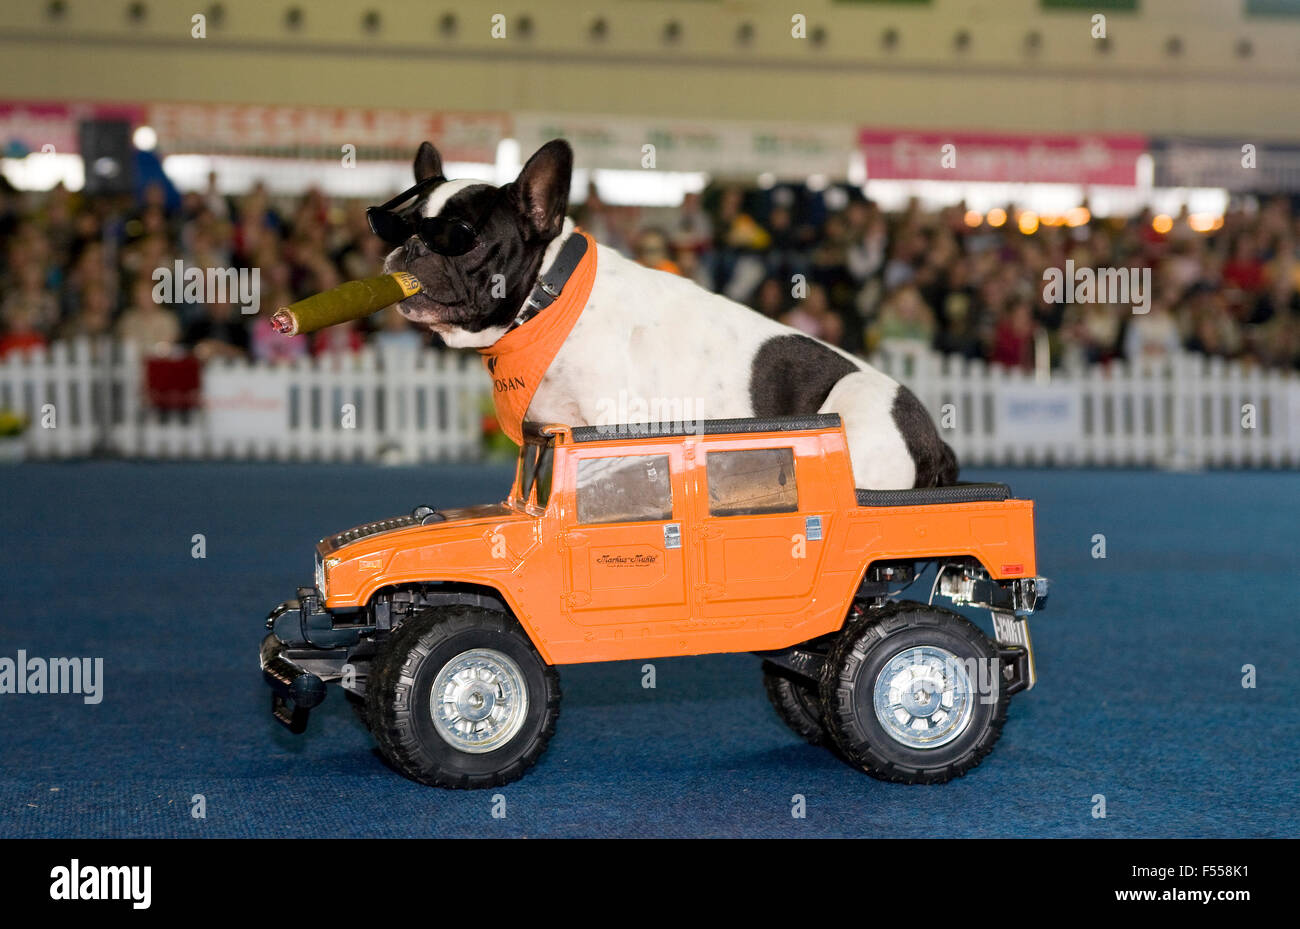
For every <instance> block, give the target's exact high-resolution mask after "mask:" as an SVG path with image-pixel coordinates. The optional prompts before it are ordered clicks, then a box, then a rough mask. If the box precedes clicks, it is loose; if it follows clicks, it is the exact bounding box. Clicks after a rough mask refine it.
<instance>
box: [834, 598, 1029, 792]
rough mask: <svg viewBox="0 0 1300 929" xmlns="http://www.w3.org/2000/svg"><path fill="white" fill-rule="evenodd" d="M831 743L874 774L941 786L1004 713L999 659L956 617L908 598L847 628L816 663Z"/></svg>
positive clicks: (985, 748) (979, 749) (988, 737)
mask: <svg viewBox="0 0 1300 929" xmlns="http://www.w3.org/2000/svg"><path fill="white" fill-rule="evenodd" d="M821 699H822V709H823V718H824V719H825V721H826V726H827V729H828V730H829V732H830V734H831V736H832V738H834V740H835V744H836V745H837V746H838V747H839V748H840V750H841V751H842V752H843V753H844V755H845V756H846V757H847V758H848V759H849V760H850V761H851V762H852V763H853V764H855V765H857V766H858V767H860V768H862V770H864V771H866V772H867V773H868V774H870V775H872V776H873V777H876V778H879V779H881V780H886V781H895V782H898V783H904V784H941V783H944V782H945V781H949V780H952V779H953V778H955V777H961V776H962V775H963V774H965V773H966V772H967V771H969V770H970V769H971V768H974V767H975V766H976V765H978V764H979V763H980V761H981V760H982V759H983V758H984V756H985V755H987V754H988V753H989V752H990V751H992V749H993V745H994V743H996V742H997V740H998V736H999V735H1001V733H1002V726H1003V723H1005V722H1006V717H1007V701H1008V699H1009V697H1008V696H1007V695H1006V693H1005V691H1004V688H1003V687H1002V674H1001V662H1000V660H999V658H998V653H997V649H996V648H995V647H994V645H993V643H992V642H990V641H989V639H988V637H987V636H985V635H984V633H983V632H981V631H980V630H979V628H978V627H977V626H975V625H974V624H972V623H971V622H970V621H969V620H967V619H966V618H965V617H962V616H959V615H957V614H956V613H952V612H949V611H947V610H940V609H936V608H934V607H927V606H924V605H922V604H917V603H900V604H897V605H896V606H893V607H887V608H886V609H885V610H884V611H883V613H882V615H880V616H879V617H873V618H872V619H871V620H869V621H865V622H862V623H859V624H856V625H854V626H851V627H849V628H847V629H846V630H845V632H844V634H843V635H842V637H841V638H840V640H839V641H838V642H837V643H836V645H835V647H834V648H833V649H832V650H831V653H830V655H829V656H828V658H827V660H826V663H825V664H824V665H823V667H822V679H821Z"/></svg>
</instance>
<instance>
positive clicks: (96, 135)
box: [77, 119, 135, 194]
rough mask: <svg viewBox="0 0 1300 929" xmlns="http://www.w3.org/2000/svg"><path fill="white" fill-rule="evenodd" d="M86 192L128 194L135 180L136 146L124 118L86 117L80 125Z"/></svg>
mask: <svg viewBox="0 0 1300 929" xmlns="http://www.w3.org/2000/svg"><path fill="white" fill-rule="evenodd" d="M77 141H78V144H79V145H80V147H81V160H82V161H83V162H84V163H85V166H86V188H85V191H86V193H87V194H127V193H130V192H131V191H132V189H133V187H134V183H135V148H134V147H133V146H132V144H131V124H130V123H129V122H128V121H126V120H125V119H85V120H82V121H81V123H80V125H79V126H78V127H77Z"/></svg>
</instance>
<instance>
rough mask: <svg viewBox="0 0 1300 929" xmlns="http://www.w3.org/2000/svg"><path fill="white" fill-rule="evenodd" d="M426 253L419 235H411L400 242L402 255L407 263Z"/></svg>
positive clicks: (426, 250)
mask: <svg viewBox="0 0 1300 929" xmlns="http://www.w3.org/2000/svg"><path fill="white" fill-rule="evenodd" d="M426 254H428V249H426V248H425V247H424V243H423V242H421V241H420V237H419V236H414V235H413V236H411V237H410V238H409V239H407V240H406V241H405V242H404V243H403V244H402V257H403V258H404V259H406V261H407V263H408V264H409V263H410V262H412V261H414V260H415V259H417V258H419V257H421V256H423V255H426Z"/></svg>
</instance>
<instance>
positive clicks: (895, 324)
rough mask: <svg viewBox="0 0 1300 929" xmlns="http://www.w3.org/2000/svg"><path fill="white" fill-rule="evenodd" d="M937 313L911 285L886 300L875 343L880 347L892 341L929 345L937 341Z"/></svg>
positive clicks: (905, 286) (876, 326) (877, 321)
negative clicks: (898, 340)
mask: <svg viewBox="0 0 1300 929" xmlns="http://www.w3.org/2000/svg"><path fill="white" fill-rule="evenodd" d="M935 332H936V327H935V321H934V313H933V312H932V311H931V310H930V308H929V307H928V306H926V305H925V301H924V300H923V299H921V292H920V291H919V290H918V289H917V288H916V287H915V286H914V285H911V284H907V285H904V286H902V287H900V288H898V290H896V291H894V292H893V293H892V294H890V295H889V296H888V297H886V298H885V302H884V305H883V306H882V307H881V309H880V317H879V318H878V319H877V320H876V325H875V329H874V338H873V341H874V342H875V343H876V344H879V343H880V342H883V341H885V340H890V339H901V340H905V341H912V342H923V343H925V344H926V345H929V344H930V343H931V342H932V341H933V340H934V337H935Z"/></svg>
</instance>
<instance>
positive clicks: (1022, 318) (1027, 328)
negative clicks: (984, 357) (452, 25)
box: [991, 300, 1035, 370]
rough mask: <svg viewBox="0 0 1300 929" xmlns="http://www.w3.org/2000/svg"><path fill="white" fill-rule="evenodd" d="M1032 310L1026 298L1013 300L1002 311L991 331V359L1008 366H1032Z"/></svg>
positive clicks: (1030, 367)
mask: <svg viewBox="0 0 1300 929" xmlns="http://www.w3.org/2000/svg"><path fill="white" fill-rule="evenodd" d="M1034 331H1035V326H1034V312H1033V309H1032V307H1030V305H1029V301H1028V300H1015V301H1013V302H1012V303H1011V304H1010V305H1009V306H1008V307H1007V308H1006V310H1005V311H1003V313H1002V318H1001V319H999V320H998V325H997V328H996V329H995V330H994V333H993V353H992V358H991V360H992V361H993V362H994V363H996V364H1000V365H1005V366H1006V367H1008V368H1023V369H1026V370H1029V369H1032V368H1033V366H1034Z"/></svg>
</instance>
